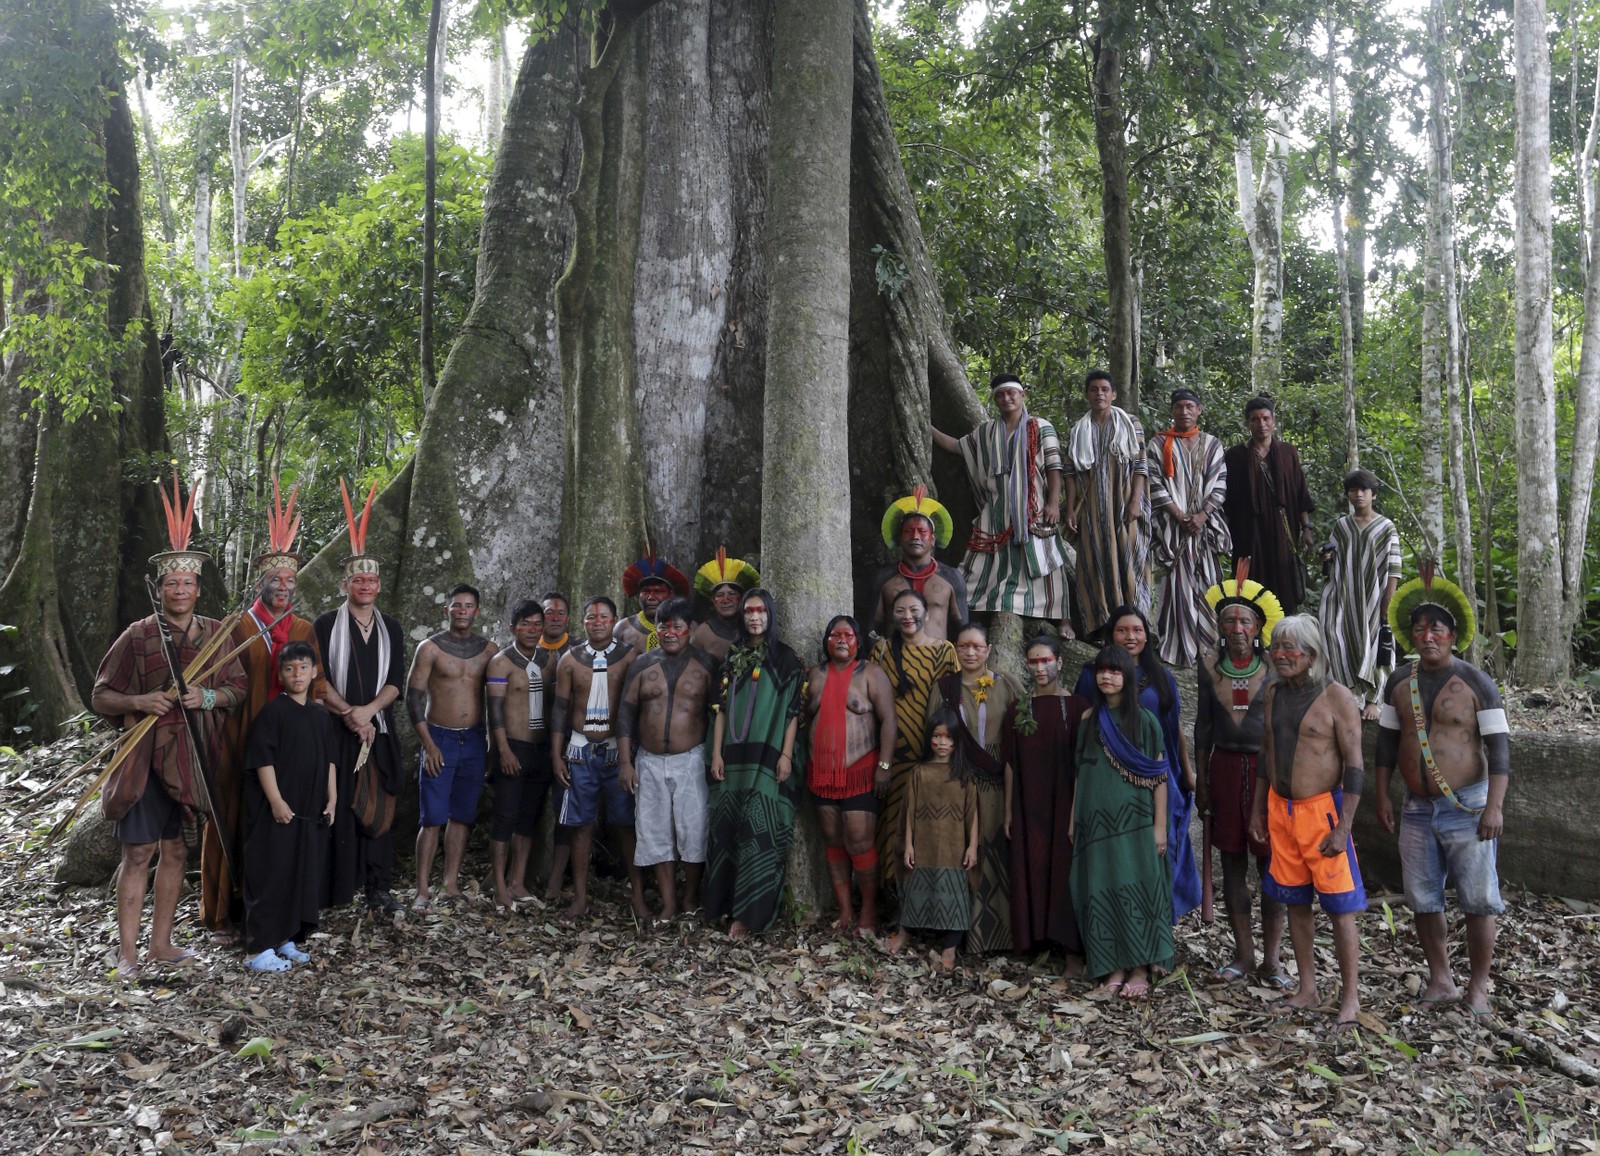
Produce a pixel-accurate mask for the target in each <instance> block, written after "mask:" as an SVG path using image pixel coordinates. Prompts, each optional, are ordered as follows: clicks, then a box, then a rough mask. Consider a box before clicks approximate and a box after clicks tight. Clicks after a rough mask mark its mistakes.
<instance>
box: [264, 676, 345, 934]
mask: <svg viewBox="0 0 1600 1156" xmlns="http://www.w3.org/2000/svg"><path fill="white" fill-rule="evenodd" d="M330 738H331V723H330V719H329V716H328V712H327V711H326V710H325V709H323V707H322V706H321V705H320V704H317V703H307V704H305V705H303V706H302V705H301V704H300V703H297V702H295V701H294V699H292V698H290V697H289V696H288V695H286V694H282V695H279V696H278V697H277V698H275V699H273V700H272V701H271V702H269V703H267V705H266V706H264V707H262V708H261V713H260V714H258V715H256V718H255V721H254V722H253V723H251V724H250V733H249V736H248V738H247V739H246V740H245V761H244V765H245V766H246V767H247V768H249V770H248V773H247V774H246V775H245V776H244V926H245V939H246V947H247V949H248V950H249V952H250V954H251V955H255V954H257V953H258V952H262V951H265V950H267V949H268V948H272V947H277V946H278V945H279V944H281V943H284V942H285V941H287V940H290V939H293V940H299V939H301V938H303V937H304V936H305V935H307V934H308V933H310V932H312V931H315V930H316V927H317V915H318V912H319V911H320V910H321V907H322V887H323V879H324V878H325V877H326V874H327V853H328V828H327V827H326V826H325V825H324V824H323V821H322V812H323V808H325V807H326V806H327V804H328V764H329V763H331V762H332V761H333V758H332V754H331V744H330V742H329V740H330ZM259 767H271V768H272V770H273V775H274V777H275V778H276V780H277V784H278V794H279V795H280V796H281V797H282V798H283V801H284V802H285V803H287V804H288V805H289V807H290V809H291V810H293V811H294V818H293V819H292V820H290V821H289V822H287V823H279V822H278V821H277V820H276V819H274V818H273V817H272V805H271V804H270V803H268V802H267V796H266V792H265V791H263V790H262V789H261V777H260V775H259V774H257V773H256V772H257V768H259Z"/></svg>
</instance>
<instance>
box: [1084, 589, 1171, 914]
mask: <svg viewBox="0 0 1600 1156" xmlns="http://www.w3.org/2000/svg"><path fill="white" fill-rule="evenodd" d="M1107 641H1108V642H1109V643H1110V644H1111V645H1113V646H1120V647H1122V649H1123V650H1126V651H1127V652H1128V653H1129V654H1131V655H1132V656H1133V660H1134V663H1135V665H1136V666H1137V668H1138V689H1139V705H1140V706H1141V707H1142V708H1144V709H1145V710H1147V711H1149V712H1150V713H1151V714H1153V715H1155V716H1156V720H1157V721H1158V722H1160V724H1161V737H1162V747H1163V749H1164V750H1165V753H1166V756H1167V786H1168V790H1167V825H1168V832H1167V835H1168V838H1167V848H1168V849H1167V865H1168V866H1169V867H1170V868H1171V869H1172V922H1174V923H1176V922H1178V920H1180V919H1182V918H1183V917H1184V916H1185V915H1187V914H1189V912H1191V911H1193V910H1194V909H1195V908H1196V907H1199V906H1200V869H1199V867H1198V866H1197V865H1196V863H1195V858H1194V844H1193V843H1192V842H1190V840H1189V816H1190V815H1191V813H1192V812H1193V811H1194V771H1193V770H1191V769H1190V767H1189V748H1188V746H1187V745H1186V744H1185V743H1184V741H1183V724H1182V723H1181V722H1180V721H1179V718H1178V680H1177V679H1175V678H1173V677H1172V672H1171V671H1169V670H1168V669H1167V668H1166V667H1164V666H1162V665H1161V659H1160V658H1158V657H1157V656H1156V644H1157V639H1156V636H1155V634H1154V633H1153V632H1152V631H1151V629H1150V620H1149V619H1148V618H1146V617H1145V616H1144V613H1143V612H1142V611H1140V610H1137V609H1135V608H1134V607H1132V606H1119V607H1117V609H1116V610H1115V611H1113V612H1112V615H1111V619H1110V631H1109V637H1108V638H1107ZM1076 689H1077V692H1078V693H1079V694H1081V695H1083V696H1084V697H1085V698H1087V697H1089V695H1090V694H1091V693H1092V692H1093V690H1094V671H1093V670H1092V669H1091V668H1090V667H1089V666H1085V667H1084V668H1083V673H1082V674H1081V675H1080V676H1079V677H1078V685H1077V687H1076Z"/></svg>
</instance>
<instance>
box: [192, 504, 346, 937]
mask: <svg viewBox="0 0 1600 1156" xmlns="http://www.w3.org/2000/svg"><path fill="white" fill-rule="evenodd" d="M298 492H299V487H298V486H296V487H295V488H294V489H291V490H290V491H289V505H288V508H287V509H285V508H284V505H283V503H282V501H281V499H280V495H279V491H278V479H277V478H276V477H274V478H273V479H272V507H273V508H272V510H271V511H269V512H268V514H267V552H266V553H265V554H263V555H262V556H261V557H259V558H257V559H256V560H255V566H254V569H255V574H256V585H257V588H258V589H259V591H260V596H259V597H258V598H257V599H256V600H255V604H254V605H252V606H251V607H250V609H248V610H246V611H245V613H244V616H243V617H241V618H240V619H239V623H238V625H236V626H235V627H234V628H233V633H232V635H231V636H230V637H229V638H228V649H229V650H233V649H235V648H237V647H240V646H243V647H244V648H245V649H244V651H243V652H242V653H241V654H240V655H239V662H240V664H241V665H242V666H243V667H244V672H245V677H246V678H247V679H248V681H249V684H250V685H249V690H248V693H247V697H246V698H245V700H244V702H243V703H242V704H241V705H240V707H239V709H238V710H236V711H234V712H233V713H232V714H230V715H229V716H228V720H227V722H226V723H224V724H223V727H222V752H221V757H220V758H218V759H217V763H216V788H217V794H216V798H215V799H213V800H212V801H213V802H214V803H215V804H216V808H217V821H216V822H215V823H209V824H207V825H206V830H205V834H204V836H203V837H202V838H201V841H200V919H201V921H202V922H203V923H204V924H205V925H206V927H208V928H209V929H210V930H211V931H212V932H214V933H216V934H217V935H218V936H219V937H220V938H223V939H227V940H232V939H234V938H235V937H236V936H237V934H238V929H239V927H240V926H241V925H242V921H243V917H244V900H243V895H242V892H241V887H242V884H243V880H241V879H235V878H233V877H232V876H231V875H230V874H229V872H228V859H227V858H226V857H224V856H223V854H222V841H223V839H227V840H228V848H229V850H230V851H232V853H233V854H232V859H233V862H234V863H240V864H242V863H243V862H244V829H243V825H242V822H241V820H242V818H243V806H244V790H245V770H246V767H245V765H244V761H243V760H244V751H245V740H246V737H247V736H248V734H249V732H250V724H251V723H253V722H254V721H255V717H256V715H258V714H260V713H261V708H262V707H264V706H266V705H267V703H268V702H270V701H271V700H272V699H275V698H277V697H278V695H279V694H280V693H282V691H283V680H282V678H281V677H280V676H279V672H278V657H279V656H280V655H281V654H282V653H283V648H284V646H285V645H286V644H287V643H290V642H308V643H311V644H312V678H313V682H314V681H315V679H317V678H319V677H320V676H321V674H322V667H321V661H320V658H319V657H318V656H317V654H316V649H315V646H316V635H315V633H314V632H313V631H312V629H311V623H310V621H308V620H307V619H304V618H301V617H300V616H299V615H298V614H293V613H291V612H290V610H291V607H293V605H294V591H295V583H296V581H297V579H298V576H299V573H300V563H301V562H302V561H303V559H302V558H301V557H300V555H298V554H295V553H293V552H292V549H291V548H292V547H293V545H294V539H295V535H296V534H297V533H298V532H299V530H300V519H299V518H298V517H296V516H295V513H294V500H295V495H296V494H297V493H298Z"/></svg>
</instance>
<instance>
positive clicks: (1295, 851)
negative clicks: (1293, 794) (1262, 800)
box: [1261, 788, 1367, 915]
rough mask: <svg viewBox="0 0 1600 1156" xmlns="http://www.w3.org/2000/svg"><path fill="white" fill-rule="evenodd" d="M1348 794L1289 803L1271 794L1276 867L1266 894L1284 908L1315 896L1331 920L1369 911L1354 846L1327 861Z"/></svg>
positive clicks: (1269, 807)
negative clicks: (1326, 848) (1327, 842)
mask: <svg viewBox="0 0 1600 1156" xmlns="http://www.w3.org/2000/svg"><path fill="white" fill-rule="evenodd" d="M1343 804H1344V791H1343V790H1340V789H1338V788H1335V789H1334V790H1332V791H1324V792H1323V793H1322V794H1320V795H1312V796H1311V797H1310V798H1309V799H1285V798H1284V797H1283V796H1282V795H1280V794H1278V792H1277V791H1274V790H1271V789H1270V788H1269V789H1268V791H1267V834H1268V836H1269V837H1270V838H1271V840H1272V864H1271V866H1269V867H1268V868H1267V874H1266V876H1265V878H1263V879H1262V881H1261V890H1262V891H1263V893H1265V894H1266V895H1267V896H1268V897H1270V898H1272V899H1276V900H1277V901H1278V902H1279V903H1288V904H1302V903H1310V902H1311V896H1312V893H1313V892H1315V893H1316V897H1317V899H1318V901H1319V902H1321V904H1322V909H1323V910H1324V911H1326V912H1327V913H1328V914H1329V915H1348V914H1349V913H1351V912H1353V911H1365V910H1366V909H1367V890H1366V888H1365V887H1363V886H1362V884H1361V868H1360V866H1359V865H1358V864H1357V863H1356V848H1355V843H1354V842H1353V841H1347V842H1346V843H1345V849H1344V851H1343V852H1341V853H1340V854H1338V855H1324V854H1323V853H1322V851H1321V844H1322V841H1323V840H1324V839H1326V838H1327V837H1328V832H1329V831H1332V830H1333V829H1334V828H1335V827H1337V826H1338V825H1339V815H1340V813H1341V808H1342V806H1343Z"/></svg>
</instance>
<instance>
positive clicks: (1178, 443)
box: [1145, 386, 1233, 666]
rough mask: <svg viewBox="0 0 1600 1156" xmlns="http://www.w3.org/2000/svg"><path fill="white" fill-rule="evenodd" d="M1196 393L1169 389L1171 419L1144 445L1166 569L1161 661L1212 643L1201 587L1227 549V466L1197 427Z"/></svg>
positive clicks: (1157, 548)
mask: <svg viewBox="0 0 1600 1156" xmlns="http://www.w3.org/2000/svg"><path fill="white" fill-rule="evenodd" d="M1201 408H1202V407H1201V404H1200V395H1199V394H1198V393H1196V392H1195V391H1194V390H1192V389H1189V388H1188V387H1186V386H1185V387H1183V388H1180V389H1175V390H1173V391H1172V424H1171V425H1170V426H1168V427H1167V428H1166V429H1164V430H1162V431H1161V432H1160V433H1158V434H1156V436H1155V437H1153V438H1151V439H1150V441H1149V443H1148V444H1147V445H1146V446H1145V464H1146V468H1147V469H1148V471H1149V478H1150V509H1151V513H1152V515H1153V517H1154V519H1155V525H1154V527H1153V538H1154V552H1155V559H1156V563H1157V564H1158V565H1159V566H1160V567H1161V568H1162V569H1163V570H1165V571H1166V573H1167V578H1166V585H1165V587H1164V588H1163V590H1162V594H1161V604H1160V606H1158V607H1157V608H1156V632H1157V633H1158V634H1160V635H1161V650H1160V653H1161V659H1162V661H1163V662H1166V663H1169V664H1170V665H1172V666H1192V665H1194V663H1195V662H1197V661H1198V660H1199V658H1200V655H1201V654H1202V653H1204V652H1206V651H1210V650H1214V649H1215V648H1216V645H1217V630H1216V620H1215V618H1214V617H1213V616H1212V613H1211V608H1210V607H1209V606H1207V605H1206V590H1207V589H1208V588H1209V587H1211V586H1214V585H1215V584H1216V582H1217V580H1218V579H1219V578H1220V577H1221V576H1222V571H1221V570H1220V569H1219V567H1218V564H1217V557H1218V555H1221V554H1228V553H1231V552H1232V550H1233V536H1232V535H1231V534H1229V533H1228V522H1227V519H1226V518H1224V517H1223V516H1222V504H1223V501H1224V500H1225V499H1226V496H1227V493H1228V468H1227V466H1226V465H1225V464H1224V462H1223V450H1222V442H1221V441H1220V440H1218V439H1217V438H1215V437H1213V436H1212V435H1211V434H1208V433H1204V432H1202V431H1201V429H1200V411H1201Z"/></svg>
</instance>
